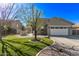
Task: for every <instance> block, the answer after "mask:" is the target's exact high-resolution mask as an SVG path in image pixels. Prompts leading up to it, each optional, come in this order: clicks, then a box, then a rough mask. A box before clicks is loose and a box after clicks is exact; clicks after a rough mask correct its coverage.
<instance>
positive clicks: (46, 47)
mask: <svg viewBox="0 0 79 59" xmlns="http://www.w3.org/2000/svg"><path fill="white" fill-rule="evenodd" d="M52 41H53V44H51V45H54V44H55V40H52ZM51 45H50V46H51ZM48 47H49V46H47V47H45V48H43V49H42V50H40V51H39V52H38V53H37V54H36V56H39V54H40V53H41V52H42V51H43V50H45V49H47V48H48Z"/></svg>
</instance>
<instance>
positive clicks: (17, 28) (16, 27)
mask: <svg viewBox="0 0 79 59" xmlns="http://www.w3.org/2000/svg"><path fill="white" fill-rule="evenodd" d="M0 26H9V27H11V28H12V29H14V30H15V31H16V33H20V31H21V30H22V24H21V22H20V21H19V20H2V19H0Z"/></svg>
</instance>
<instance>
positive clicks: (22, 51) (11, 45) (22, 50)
mask: <svg viewBox="0 0 79 59" xmlns="http://www.w3.org/2000/svg"><path fill="white" fill-rule="evenodd" d="M32 39H33V38H18V37H16V36H15V35H9V36H6V37H5V39H4V40H3V42H4V43H5V46H7V49H5V50H6V53H7V55H9V56H18V55H19V56H35V55H36V54H37V53H38V52H39V51H40V50H41V49H43V48H44V47H46V46H49V45H51V44H53V41H52V40H50V39H48V38H40V39H39V41H35V42H34V41H32ZM0 55H2V44H1V43H0Z"/></svg>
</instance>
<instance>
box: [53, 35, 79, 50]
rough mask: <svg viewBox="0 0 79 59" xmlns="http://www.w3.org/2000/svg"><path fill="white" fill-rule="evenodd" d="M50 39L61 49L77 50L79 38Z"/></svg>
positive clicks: (78, 48)
mask: <svg viewBox="0 0 79 59" xmlns="http://www.w3.org/2000/svg"><path fill="white" fill-rule="evenodd" d="M51 39H54V40H55V41H56V43H58V44H60V45H61V46H62V47H65V48H73V49H74V50H79V36H64V37H51Z"/></svg>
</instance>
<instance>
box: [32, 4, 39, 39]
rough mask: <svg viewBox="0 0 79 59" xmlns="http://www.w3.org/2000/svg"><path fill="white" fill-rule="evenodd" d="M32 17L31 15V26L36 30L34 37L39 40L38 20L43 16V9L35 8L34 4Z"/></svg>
mask: <svg viewBox="0 0 79 59" xmlns="http://www.w3.org/2000/svg"><path fill="white" fill-rule="evenodd" d="M31 15H32V17H31V20H32V21H31V27H32V30H33V31H34V37H35V38H34V39H35V40H37V30H38V25H39V23H38V20H39V18H40V16H41V11H39V10H38V9H36V8H35V6H34V5H33V4H32V14H31Z"/></svg>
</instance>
